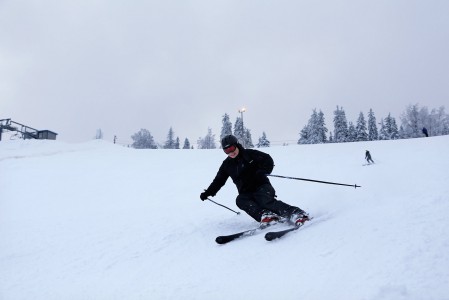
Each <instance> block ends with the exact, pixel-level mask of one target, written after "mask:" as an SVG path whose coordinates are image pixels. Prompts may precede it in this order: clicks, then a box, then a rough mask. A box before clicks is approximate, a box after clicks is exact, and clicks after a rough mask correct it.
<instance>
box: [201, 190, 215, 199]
mask: <svg viewBox="0 0 449 300" xmlns="http://www.w3.org/2000/svg"><path fill="white" fill-rule="evenodd" d="M209 196H212V195H210V194H209V193H208V192H207V191H204V192H202V193H201V194H200V199H201V201H204V200H206V199H207V198H208V197H209Z"/></svg>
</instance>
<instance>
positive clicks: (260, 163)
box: [200, 135, 309, 226]
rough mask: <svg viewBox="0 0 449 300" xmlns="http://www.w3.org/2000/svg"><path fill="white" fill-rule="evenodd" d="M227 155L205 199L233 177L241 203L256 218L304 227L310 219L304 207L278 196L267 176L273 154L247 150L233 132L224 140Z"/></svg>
mask: <svg viewBox="0 0 449 300" xmlns="http://www.w3.org/2000/svg"><path fill="white" fill-rule="evenodd" d="M221 146H222V148H223V151H224V152H225V153H226V154H227V156H228V157H227V158H226V159H225V160H224V161H223V163H222V164H221V166H220V168H219V170H218V172H217V175H216V176H215V179H214V180H213V181H212V183H211V184H210V186H209V187H208V188H207V189H206V190H205V191H204V192H203V193H201V195H200V199H201V200H203V201H204V200H206V199H207V198H208V197H209V196H215V195H216V194H217V192H218V191H219V190H220V189H221V188H222V187H223V186H224V184H225V183H226V181H227V179H228V178H229V177H231V178H232V181H233V182H234V184H235V185H236V187H237V190H238V193H239V194H238V196H237V198H236V204H237V206H238V207H239V208H240V209H241V210H243V211H245V212H246V213H247V214H248V215H250V216H251V217H252V218H253V219H254V220H256V221H258V222H260V223H261V225H267V224H271V223H275V222H277V221H279V220H280V219H281V218H286V219H287V220H288V221H289V222H291V223H293V224H295V225H297V226H300V225H302V224H303V223H304V222H306V221H308V220H309V216H308V214H307V213H306V212H305V211H303V210H302V209H300V208H298V207H295V206H291V205H288V204H286V203H284V202H282V201H279V200H277V199H276V195H275V190H274V188H273V186H272V185H271V183H270V180H269V179H268V177H267V175H268V174H270V173H271V171H272V170H273V167H274V162H273V159H272V158H271V156H270V155H268V154H266V153H264V152H261V151H258V150H253V149H245V148H243V146H242V145H241V144H240V143H239V142H238V140H237V138H236V137H235V136H233V135H227V136H225V137H224V138H223V139H222V140H221Z"/></svg>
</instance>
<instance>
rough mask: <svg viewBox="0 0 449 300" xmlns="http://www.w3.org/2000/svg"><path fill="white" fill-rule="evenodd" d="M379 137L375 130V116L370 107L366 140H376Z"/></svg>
mask: <svg viewBox="0 0 449 300" xmlns="http://www.w3.org/2000/svg"><path fill="white" fill-rule="evenodd" d="M378 139H379V133H378V131H377V124H376V117H375V116H374V112H373V110H372V109H370V110H369V113H368V140H369V141H377V140H378Z"/></svg>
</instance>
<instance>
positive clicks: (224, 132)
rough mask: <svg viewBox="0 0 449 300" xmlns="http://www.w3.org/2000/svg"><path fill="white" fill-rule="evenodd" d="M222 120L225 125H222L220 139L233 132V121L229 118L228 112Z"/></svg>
mask: <svg viewBox="0 0 449 300" xmlns="http://www.w3.org/2000/svg"><path fill="white" fill-rule="evenodd" d="M221 122H222V123H223V126H222V127H221V133H220V140H221V139H223V138H224V137H225V136H227V135H230V134H232V123H231V121H230V120H229V115H228V114H226V113H225V114H224V116H223V119H222V121H221Z"/></svg>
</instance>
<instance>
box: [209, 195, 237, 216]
mask: <svg viewBox="0 0 449 300" xmlns="http://www.w3.org/2000/svg"><path fill="white" fill-rule="evenodd" d="M206 199H207V200H209V201H210V202H212V203H215V204H217V205H220V206H221V207H224V208H226V209H229V210H230V211H232V212H235V213H236V214H238V215H240V212H238V211H235V210H232V209H230V208H229V207H227V206H224V205H223V204H220V203H217V202H215V201H214V200H212V199H210V198H206Z"/></svg>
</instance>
